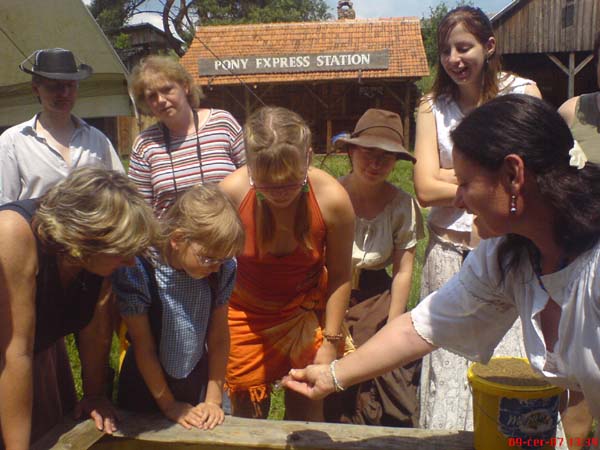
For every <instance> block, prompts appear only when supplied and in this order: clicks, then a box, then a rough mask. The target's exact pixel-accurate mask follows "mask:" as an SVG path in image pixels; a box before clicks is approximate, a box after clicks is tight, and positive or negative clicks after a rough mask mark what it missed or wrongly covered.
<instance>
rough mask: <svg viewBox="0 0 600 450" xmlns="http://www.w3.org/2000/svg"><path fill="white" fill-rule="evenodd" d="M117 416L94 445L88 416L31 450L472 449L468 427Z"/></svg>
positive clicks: (471, 434)
mask: <svg viewBox="0 0 600 450" xmlns="http://www.w3.org/2000/svg"><path fill="white" fill-rule="evenodd" d="M120 417H121V421H120V423H119V431H118V432H117V433H115V435H114V437H111V438H109V437H104V438H103V439H102V440H101V441H100V442H98V443H97V444H95V443H96V442H97V441H98V438H99V435H101V433H100V432H98V431H97V430H96V429H95V427H94V425H93V423H92V422H91V421H89V420H88V421H86V422H82V423H79V424H74V423H73V422H71V423H70V425H71V426H72V428H71V429H70V430H69V431H67V432H64V429H65V425H63V426H61V427H57V428H56V429H55V430H53V432H54V437H53V438H50V440H49V441H48V440H47V441H46V445H47V446H46V447H42V446H36V447H34V450H48V449H51V450H66V449H69V450H73V449H77V450H88V449H91V450H111V449H118V450H130V449H144V450H149V449H155V448H156V449H163V448H165V449H177V448H185V449H187V450H208V449H211V450H212V449H230V450H231V449H236V450H252V449H253V450H256V449H271V450H277V449H281V450H284V449H286V450H292V449H297V450H350V449H352V450H384V449H385V450H390V449H394V450H472V448H473V433H471V432H467V431H441V430H423V429H418V428H391V427H371V426H366V425H341V424H330V423H315V422H293V421H279V420H268V421H267V420H256V419H242V418H238V417H231V416H227V417H226V419H225V423H224V424H223V425H221V426H218V427H216V428H215V429H214V430H210V431H203V430H198V429H193V430H189V431H188V430H184V429H183V428H182V427H180V426H179V425H176V424H174V423H172V422H170V421H168V420H167V419H165V418H164V417H162V416H161V415H140V414H132V413H126V412H122V413H121V415H120ZM67 428H68V425H67ZM61 432H62V433H63V434H62V435H61V434H60V433H61ZM50 434H52V433H49V435H50ZM57 434H58V436H60V437H59V438H58V439H57V438H56V435H57ZM52 439H54V442H52ZM132 439H135V441H133V440H132ZM136 441H137V442H136ZM48 442H50V444H48ZM167 443H169V444H167ZM94 444H95V445H94Z"/></svg>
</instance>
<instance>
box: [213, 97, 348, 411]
mask: <svg viewBox="0 0 600 450" xmlns="http://www.w3.org/2000/svg"><path fill="white" fill-rule="evenodd" d="M244 139H245V144H246V149H247V152H248V165H247V167H244V168H242V169H239V170H237V171H236V172H234V173H233V174H231V175H230V176H228V177H227V178H226V179H225V180H224V181H223V182H222V184H221V186H222V188H223V190H224V191H225V192H226V193H227V194H228V195H229V197H230V198H231V199H232V200H233V202H234V204H235V205H236V206H237V207H238V210H239V213H240V216H241V218H242V222H243V224H244V228H245V230H246V243H245V246H244V251H243V252H242V254H241V255H240V256H239V258H238V278H237V281H236V285H235V289H234V291H233V295H232V297H231V300H230V303H229V326H230V332H231V354H230V358H229V364H228V367H227V385H228V387H229V390H230V396H231V400H232V409H233V414H234V415H236V416H243V417H256V418H266V417H267V414H268V412H269V393H270V392H271V387H272V384H273V383H274V382H276V381H277V380H279V379H280V378H281V377H282V376H283V375H285V374H286V373H287V372H288V371H289V370H290V368H292V367H303V366H304V365H305V364H307V363H310V362H321V363H329V362H331V361H333V360H334V359H335V358H337V357H338V356H339V355H341V354H342V352H343V350H344V337H345V335H344V333H343V332H342V322H343V319H344V313H345V311H346V308H347V306H348V298H349V295H350V279H351V258H352V241H353V236H354V212H353V210H352V204H351V203H350V200H349V198H348V194H347V193H346V191H345V190H344V188H343V187H342V186H341V185H340V184H339V183H338V182H337V181H336V180H335V179H334V178H332V177H331V176H330V175H328V174H327V173H325V172H323V171H321V170H319V169H316V168H313V167H310V160H311V147H310V142H311V133H310V130H309V128H308V126H307V125H306V123H305V122H304V120H302V118H301V117H300V116H299V115H298V114H296V113H294V112H292V111H289V110H287V109H285V108H270V107H266V108H262V109H259V110H258V111H256V112H255V113H253V114H252V115H251V116H250V117H249V118H248V121H247V122H246V126H245V128H244ZM285 406H286V409H285V417H286V418H287V419H292V420H323V407H322V402H321V401H320V400H318V401H310V400H308V399H306V398H304V397H301V396H299V395H297V394H295V393H293V392H291V391H287V392H286V396H285Z"/></svg>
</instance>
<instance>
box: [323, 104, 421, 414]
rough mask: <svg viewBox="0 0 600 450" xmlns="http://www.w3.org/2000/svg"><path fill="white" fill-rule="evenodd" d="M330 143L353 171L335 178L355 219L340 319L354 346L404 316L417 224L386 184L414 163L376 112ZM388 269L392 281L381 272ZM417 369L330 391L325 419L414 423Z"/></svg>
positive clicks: (405, 199)
mask: <svg viewBox="0 0 600 450" xmlns="http://www.w3.org/2000/svg"><path fill="white" fill-rule="evenodd" d="M336 146H338V147H340V148H343V149H345V150H346V151H347V152H348V157H349V158H350V162H351V164H352V171H351V172H350V173H349V174H348V175H346V176H344V177H343V178H341V179H340V182H341V183H342V185H343V186H344V188H345V189H346V191H347V192H348V194H349V196H350V200H351V201H352V206H353V207H354V212H355V214H356V222H355V227H354V245H353V249H352V268H353V277H352V296H351V301H350V303H351V305H353V306H352V307H351V308H350V310H349V312H348V314H347V316H346V320H347V323H348V325H349V327H350V329H351V331H352V335H353V338H354V340H355V344H357V345H361V344H362V343H363V342H365V341H366V340H367V339H368V338H370V337H371V336H372V335H373V334H375V332H376V331H377V330H378V329H379V328H381V327H382V326H383V325H385V323H386V322H387V321H388V320H389V319H393V318H394V317H396V316H399V315H400V314H402V313H404V312H405V311H406V305H407V303H408V297H409V292H410V286H411V279H412V273H413V261H414V257H415V248H416V245H417V241H418V240H419V239H421V238H422V237H423V235H424V234H423V223H422V218H421V213H420V210H419V207H418V205H417V202H416V201H415V200H414V199H413V198H412V197H411V196H410V195H408V194H407V193H406V192H404V191H403V190H402V189H400V188H398V187H396V186H394V185H393V184H391V183H390V182H389V181H387V179H388V177H389V175H390V174H391V172H392V170H393V169H394V166H395V165H396V162H397V161H398V160H404V161H410V162H412V163H414V161H415V158H414V157H413V156H412V155H411V154H410V153H409V152H408V151H407V150H406V149H405V148H404V134H403V130H402V120H401V118H400V116H399V115H398V114H396V113H393V112H390V111H385V110H381V109H369V110H368V111H366V112H365V113H364V114H363V116H362V117H361V118H360V119H359V121H358V122H357V124H356V127H355V129H354V132H353V133H352V134H351V135H350V137H348V138H340V139H338V140H337V141H336ZM390 265H391V266H392V274H391V276H390V275H388V273H387V271H386V267H388V266H390ZM419 369H420V361H417V362H416V363H412V364H410V365H409V366H406V367H403V368H399V369H395V370H393V371H391V372H388V373H386V374H384V375H382V376H380V377H377V378H376V379H374V380H371V381H368V382H365V383H362V384H360V385H358V386H355V387H352V388H351V389H349V390H348V391H346V392H343V393H340V394H337V395H338V397H337V399H336V400H337V401H333V400H332V401H327V402H326V407H332V408H331V409H330V410H329V411H328V413H327V416H328V419H330V420H334V421H337V420H340V421H342V422H350V423H361V424H369V425H386V426H417V424H418V403H417V398H416V391H417V386H418V382H419ZM336 409H337V411H335V410H336ZM326 410H327V408H326Z"/></svg>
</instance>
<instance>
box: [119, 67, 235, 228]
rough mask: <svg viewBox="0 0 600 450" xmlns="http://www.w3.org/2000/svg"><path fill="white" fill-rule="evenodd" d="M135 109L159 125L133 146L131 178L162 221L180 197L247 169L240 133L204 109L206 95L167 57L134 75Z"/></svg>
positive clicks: (229, 119) (221, 115)
mask: <svg viewBox="0 0 600 450" xmlns="http://www.w3.org/2000/svg"><path fill="white" fill-rule="evenodd" d="M130 88H131V91H132V92H133V96H134V100H135V103H136V106H137V108H138V109H139V110H140V112H142V113H143V114H147V115H151V116H154V117H155V118H156V119H158V123H157V124H155V125H153V126H151V127H150V128H147V129H146V130H144V131H142V132H141V133H140V135H139V136H138V137H137V139H136V140H135V142H134V144H133V149H132V152H131V160H130V163H129V177H130V178H131V180H132V181H133V182H134V183H135V184H136V185H137V187H138V189H139V190H140V192H141V193H142V195H143V196H144V197H145V198H146V200H147V201H148V202H149V203H150V204H151V205H152V208H153V209H154V213H155V214H156V215H157V216H158V217H161V216H162V215H163V214H164V212H165V211H166V210H167V209H168V208H169V207H170V206H171V205H172V204H173V203H174V201H175V199H176V197H177V195H178V194H181V193H182V192H183V191H185V190H186V189H189V188H190V187H192V186H194V185H196V184H204V183H217V182H219V181H221V180H222V179H223V178H225V177H226V176H227V175H228V174H230V173H231V172H233V171H235V170H236V169H237V168H238V167H241V166H242V165H244V164H245V163H246V154H245V150H244V143H243V139H242V134H241V127H240V125H239V124H238V122H237V121H236V120H235V118H234V117H233V116H232V115H231V114H230V113H229V112H227V111H223V110H218V109H207V108H200V100H201V99H202V98H203V94H202V90H201V89H200V87H199V86H195V85H194V81H193V79H192V77H191V76H190V74H189V73H188V72H187V71H186V70H185V68H184V67H183V66H182V65H181V64H180V63H179V62H178V61H177V60H175V59H173V58H171V57H167V56H156V55H153V56H149V57H147V58H145V59H144V60H142V61H141V62H140V64H138V65H137V66H136V67H135V68H134V70H133V73H132V76H131V81H130Z"/></svg>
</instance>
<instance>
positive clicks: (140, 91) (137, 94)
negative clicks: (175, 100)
mask: <svg viewBox="0 0 600 450" xmlns="http://www.w3.org/2000/svg"><path fill="white" fill-rule="evenodd" d="M164 79H167V80H169V81H175V82H176V83H178V84H180V85H181V86H183V87H184V88H188V89H189V94H188V95H187V100H188V103H189V104H190V106H191V107H192V108H194V109H197V108H199V107H200V100H202V99H203V98H204V93H203V92H202V88H201V87H200V86H196V84H195V83H194V79H193V78H192V76H191V75H190V74H189V72H188V71H187V70H185V68H184V67H183V66H182V65H181V64H180V63H179V61H178V60H177V59H176V58H174V57H171V56H164V55H151V56H147V57H146V58H144V59H142V60H141V61H140V62H139V63H138V64H137V65H136V66H135V67H134V68H133V71H132V72H131V76H130V78H129V89H130V91H131V93H132V95H133V100H134V102H135V105H136V107H137V109H138V110H139V111H140V112H141V113H142V114H145V115H147V116H151V115H152V111H151V110H150V108H149V107H148V103H146V89H152V88H153V87H155V86H156V85H157V84H158V83H159V82H160V81H162V80H164Z"/></svg>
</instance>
